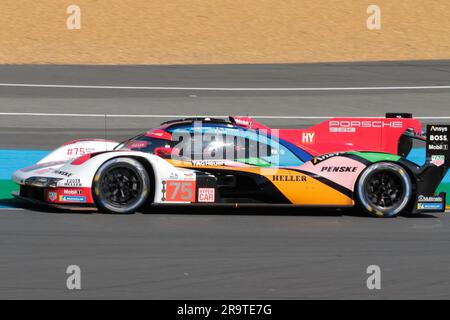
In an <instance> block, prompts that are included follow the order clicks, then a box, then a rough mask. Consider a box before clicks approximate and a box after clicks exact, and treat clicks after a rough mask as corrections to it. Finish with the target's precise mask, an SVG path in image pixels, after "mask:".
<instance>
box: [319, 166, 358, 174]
mask: <svg viewBox="0 0 450 320" xmlns="http://www.w3.org/2000/svg"><path fill="white" fill-rule="evenodd" d="M357 170H358V168H357V167H323V168H322V169H321V170H320V171H322V172H332V173H344V172H345V173H351V172H356V171H357Z"/></svg>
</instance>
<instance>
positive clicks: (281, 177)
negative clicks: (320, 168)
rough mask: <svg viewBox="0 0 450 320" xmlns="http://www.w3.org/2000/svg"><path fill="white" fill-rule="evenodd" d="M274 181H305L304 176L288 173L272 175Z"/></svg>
mask: <svg viewBox="0 0 450 320" xmlns="http://www.w3.org/2000/svg"><path fill="white" fill-rule="evenodd" d="M272 181H274V182H306V181H307V177H306V176H290V175H273V176H272Z"/></svg>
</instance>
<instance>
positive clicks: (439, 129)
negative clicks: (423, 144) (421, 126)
mask: <svg viewBox="0 0 450 320" xmlns="http://www.w3.org/2000/svg"><path fill="white" fill-rule="evenodd" d="M430 130H431V132H442V133H444V132H448V128H447V127H440V126H431V129H430Z"/></svg>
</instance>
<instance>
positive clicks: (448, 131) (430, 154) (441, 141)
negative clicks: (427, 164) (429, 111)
mask: <svg viewBox="0 0 450 320" xmlns="http://www.w3.org/2000/svg"><path fill="white" fill-rule="evenodd" d="M449 157H450V125H428V126H427V158H428V159H440V160H441V161H442V160H444V159H445V160H446V161H448V159H449ZM445 160H444V161H445ZM446 161H445V162H446Z"/></svg>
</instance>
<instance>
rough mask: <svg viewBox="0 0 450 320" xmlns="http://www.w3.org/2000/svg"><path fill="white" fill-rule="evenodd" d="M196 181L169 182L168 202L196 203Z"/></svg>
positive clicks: (167, 185) (167, 189)
mask: <svg viewBox="0 0 450 320" xmlns="http://www.w3.org/2000/svg"><path fill="white" fill-rule="evenodd" d="M195 187H196V185H195V181H178V180H167V182H166V201H169V202H195V189H196V188H195Z"/></svg>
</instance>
